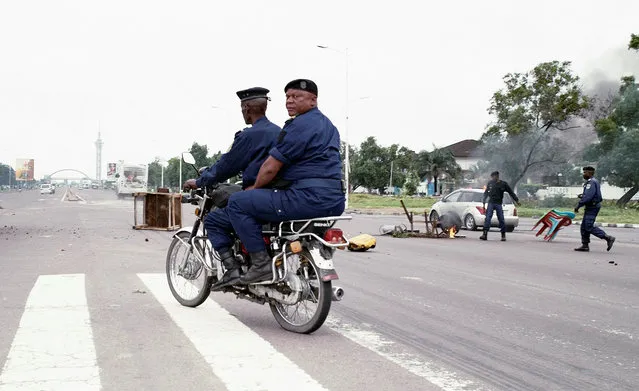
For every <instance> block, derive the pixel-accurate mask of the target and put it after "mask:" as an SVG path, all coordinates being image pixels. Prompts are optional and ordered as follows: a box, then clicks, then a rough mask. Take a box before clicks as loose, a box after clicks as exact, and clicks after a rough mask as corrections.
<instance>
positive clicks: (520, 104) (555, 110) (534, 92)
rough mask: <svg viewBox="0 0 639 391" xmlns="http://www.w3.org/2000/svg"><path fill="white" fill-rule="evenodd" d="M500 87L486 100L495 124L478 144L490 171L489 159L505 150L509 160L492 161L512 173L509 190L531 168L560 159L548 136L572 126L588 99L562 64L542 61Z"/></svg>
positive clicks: (509, 78) (580, 114)
mask: <svg viewBox="0 0 639 391" xmlns="http://www.w3.org/2000/svg"><path fill="white" fill-rule="evenodd" d="M504 83H505V88H504V89H501V90H499V91H497V92H495V94H493V97H492V98H491V101H490V107H489V108H488V112H489V113H490V114H492V115H494V117H495V120H494V122H493V123H492V124H490V125H489V126H488V127H487V131H486V132H485V134H484V135H483V136H482V141H483V143H484V152H485V154H486V155H487V156H488V157H489V159H488V160H489V161H490V163H491V165H493V166H495V167H497V166H498V165H497V164H492V163H493V162H492V159H497V158H500V156H501V155H500V153H503V152H510V153H509V154H508V155H509V158H506V159H504V158H502V160H503V161H501V162H499V161H498V162H496V163H500V165H501V167H498V168H500V169H501V170H502V171H506V168H508V170H510V171H511V172H512V174H511V176H510V184H511V186H513V187H515V186H516V185H517V183H518V182H519V181H520V180H521V179H522V178H524V176H525V175H526V174H527V173H528V172H529V171H530V170H531V169H534V168H536V167H537V166H539V165H541V164H543V163H549V162H560V161H565V156H564V155H563V154H562V153H561V152H563V151H564V150H559V149H557V148H554V146H555V140H554V138H553V135H554V133H555V132H557V131H562V130H566V129H570V128H574V127H575V126H571V123H572V121H573V120H574V119H575V118H576V117H580V116H583V115H584V110H585V109H587V108H588V107H589V100H588V98H587V97H586V96H585V95H584V94H583V92H582V90H581V87H580V85H579V78H578V77H577V76H575V75H573V74H572V72H571V70H570V62H567V61H566V62H559V61H552V62H544V63H541V64H539V65H537V66H536V67H535V68H533V69H532V70H531V71H529V72H527V73H509V74H507V75H506V76H504ZM562 147H564V148H565V145H563V146H562ZM491 152H492V153H491ZM494 152H497V153H494Z"/></svg>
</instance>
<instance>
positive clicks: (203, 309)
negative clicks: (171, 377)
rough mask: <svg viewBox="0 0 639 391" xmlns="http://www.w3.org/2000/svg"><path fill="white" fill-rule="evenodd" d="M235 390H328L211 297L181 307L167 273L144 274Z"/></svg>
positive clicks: (210, 361)
mask: <svg viewBox="0 0 639 391" xmlns="http://www.w3.org/2000/svg"><path fill="white" fill-rule="evenodd" d="M138 277H139V278H140V279H141V280H142V282H144V284H145V285H146V286H147V288H148V290H149V291H150V292H151V293H153V295H154V296H155V298H156V299H157V300H158V301H159V302H160V303H161V304H162V306H163V307H164V309H165V310H166V311H167V312H168V313H169V315H170V316H171V318H172V319H173V321H174V322H175V323H176V324H177V325H178V326H179V327H180V328H181V329H182V331H184V333H185V334H186V336H187V337H188V338H189V339H190V340H191V341H192V342H193V345H195V348H196V349H197V350H198V351H199V352H200V354H202V356H203V357H204V359H205V360H206V362H207V363H208V364H209V365H210V366H211V369H212V370H213V372H214V373H215V375H217V376H218V377H219V378H220V380H222V382H224V383H225V385H226V387H227V388H228V390H229V391H240V390H242V391H244V390H246V391H253V390H304V391H311V390H326V389H325V388H324V387H322V386H321V385H320V384H319V383H318V382H317V381H315V380H314V379H313V378H312V377H310V376H309V375H308V374H307V373H306V372H304V371H303V370H302V369H300V368H299V367H298V366H297V365H295V363H293V362H292V361H291V360H289V359H288V358H287V357H286V356H284V355H283V354H282V353H280V352H278V351H277V350H276V349H275V348H274V347H273V346H272V345H271V344H270V343H268V342H267V341H266V340H264V339H262V337H260V336H259V335H258V334H257V333H255V332H254V331H253V330H251V329H250V328H249V327H247V326H246V325H244V323H242V322H240V321H239V320H237V319H236V318H235V317H233V316H232V315H231V314H229V313H228V312H227V311H226V310H225V309H224V308H222V307H221V306H220V305H219V304H217V303H216V302H215V301H213V300H211V299H209V300H207V301H205V302H204V303H203V304H202V305H200V307H198V308H197V309H192V308H187V307H183V306H181V305H180V304H179V303H178V302H177V301H176V300H175V298H174V297H173V295H171V292H170V291H169V287H168V286H167V282H166V277H165V276H164V275H163V274H138Z"/></svg>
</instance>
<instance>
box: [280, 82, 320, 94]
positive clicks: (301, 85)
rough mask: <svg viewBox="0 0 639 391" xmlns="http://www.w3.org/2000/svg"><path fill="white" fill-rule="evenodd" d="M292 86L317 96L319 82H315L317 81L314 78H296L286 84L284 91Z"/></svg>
mask: <svg viewBox="0 0 639 391" xmlns="http://www.w3.org/2000/svg"><path fill="white" fill-rule="evenodd" d="M291 88H292V89H294V90H302V91H307V92H310V93H311V94H313V95H315V96H317V84H315V82H314V81H313V80H308V79H295V80H293V81H291V82H289V83H288V84H287V85H286V87H284V92H286V91H288V90H289V89H291Z"/></svg>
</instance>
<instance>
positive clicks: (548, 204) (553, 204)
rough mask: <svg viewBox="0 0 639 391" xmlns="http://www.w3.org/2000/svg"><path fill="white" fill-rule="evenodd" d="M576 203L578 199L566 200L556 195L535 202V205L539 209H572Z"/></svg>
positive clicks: (566, 198)
mask: <svg viewBox="0 0 639 391" xmlns="http://www.w3.org/2000/svg"><path fill="white" fill-rule="evenodd" d="M578 202H579V199H577V198H568V197H562V196H561V195H556V196H552V197H546V198H544V199H543V200H539V201H537V205H538V206H539V207H541V208H557V207H559V208H574V207H575V206H576V205H577V203H578Z"/></svg>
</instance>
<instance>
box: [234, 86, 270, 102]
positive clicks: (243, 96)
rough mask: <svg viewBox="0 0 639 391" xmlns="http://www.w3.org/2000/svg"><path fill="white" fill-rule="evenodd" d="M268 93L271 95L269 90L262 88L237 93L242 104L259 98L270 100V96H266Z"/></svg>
mask: <svg viewBox="0 0 639 391" xmlns="http://www.w3.org/2000/svg"><path fill="white" fill-rule="evenodd" d="M268 93H269V90H267V89H266V88H262V87H253V88H249V89H246V90H242V91H238V92H236V94H237V96H238V98H240V101H242V102H244V101H245V100H251V99H257V98H266V99H268V96H266V94H268Z"/></svg>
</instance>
